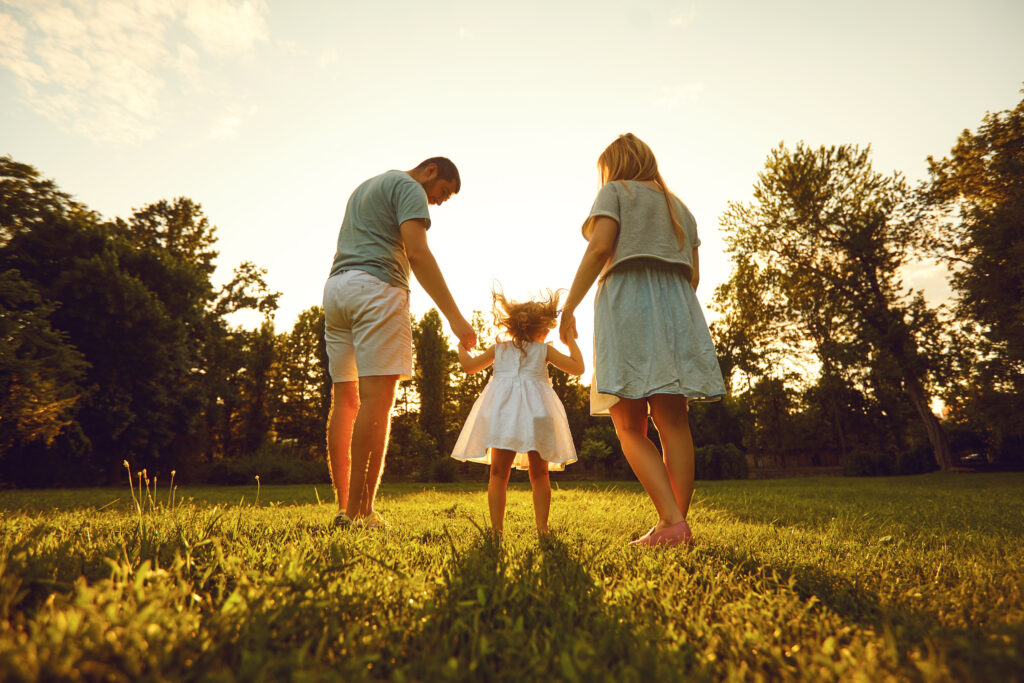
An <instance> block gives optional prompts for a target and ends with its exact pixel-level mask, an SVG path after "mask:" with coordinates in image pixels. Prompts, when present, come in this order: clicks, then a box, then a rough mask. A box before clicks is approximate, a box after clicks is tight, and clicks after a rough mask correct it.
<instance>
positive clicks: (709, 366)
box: [559, 133, 725, 546]
mask: <svg viewBox="0 0 1024 683" xmlns="http://www.w3.org/2000/svg"><path fill="white" fill-rule="evenodd" d="M597 167H598V171H599V172H600V175H601V182H602V185H603V186H602V188H601V190H600V192H598V195H597V199H596V200H595V201H594V205H593V207H592V208H591V210H590V216H589V217H588V218H587V220H586V222H584V224H583V236H584V238H586V239H587V240H588V241H589V245H588V246H587V250H586V252H585V253H584V254H583V259H582V260H581V261H580V265H579V268H578V270H577V272H576V277H575V278H574V280H573V283H572V288H571V289H570V290H569V296H568V297H567V299H566V302H565V308H564V309H563V311H562V318H561V323H560V325H559V334H560V335H561V337H562V340H563V341H567V340H568V339H569V338H571V337H572V338H574V337H576V336H577V333H576V319H575V315H574V313H575V310H576V307H577V306H578V305H579V303H580V301H581V300H582V299H583V297H584V296H585V295H586V293H587V291H589V290H590V287H591V286H592V285H593V284H594V281H595V280H598V281H599V282H598V290H597V296H596V298H595V302H594V379H593V382H592V384H591V414H593V415H610V416H611V418H612V422H613V423H614V424H615V432H616V434H617V435H618V437H619V442H620V443H621V444H622V452H623V453H624V454H625V456H626V459H627V460H628V461H629V465H630V467H631V468H632V469H633V473H634V474H635V475H636V477H637V479H639V480H640V483H641V484H643V487H644V489H645V490H646V491H647V495H648V496H650V498H651V501H652V502H653V503H654V507H655V509H656V510H657V513H658V521H657V523H656V524H655V525H654V526H653V527H652V528H651V530H650V531H648V532H647V533H646V534H645V535H644V536H641V537H640V538H638V539H637V540H635V541H633V544H635V545H644V546H656V545H679V544H681V543H683V544H687V545H689V544H692V543H693V534H692V532H691V530H690V527H689V525H688V524H687V523H686V514H687V512H688V511H689V507H690V499H691V497H692V496H693V438H692V436H691V435H690V425H689V416H688V414H687V411H688V402H689V401H690V400H717V399H719V398H721V396H722V395H724V394H725V384H724V382H723V380H722V372H721V369H720V368H719V365H718V357H717V356H716V355H715V348H714V345H713V343H712V341H711V335H710V333H709V332H708V327H707V323H706V322H705V320H704V315H703V313H702V312H701V309H700V305H699V304H698V302H697V296H696V293H695V290H696V287H697V283H698V281H699V280H700V261H699V259H698V255H697V247H698V246H699V245H700V240H699V238H698V237H697V223H696V221H695V220H694V219H693V215H692V214H691V213H690V211H689V209H687V208H686V205H684V204H683V203H682V202H681V201H680V200H679V199H678V198H677V197H676V196H675V195H673V194H672V193H670V192H669V191H668V188H667V187H666V186H665V182H664V180H662V177H661V173H659V171H658V163H657V160H656V159H655V158H654V153H653V152H652V151H651V149H650V147H648V146H647V145H646V144H645V143H644V142H643V141H642V140H640V139H639V138H637V137H636V136H634V135H633V134H632V133H627V134H625V135H620V136H619V137H618V139H616V140H615V141H614V142H613V143H612V144H610V145H609V146H608V148H607V149H605V150H604V152H603V153H602V154H601V156H600V158H598V161H597ZM648 414H650V416H651V418H653V420H654V426H655V427H656V428H657V430H658V435H659V437H660V440H661V445H662V451H663V453H664V456H663V457H662V455H661V454H659V453H658V449H657V447H656V446H655V445H654V443H653V442H652V441H651V440H650V439H648V438H647V416H648Z"/></svg>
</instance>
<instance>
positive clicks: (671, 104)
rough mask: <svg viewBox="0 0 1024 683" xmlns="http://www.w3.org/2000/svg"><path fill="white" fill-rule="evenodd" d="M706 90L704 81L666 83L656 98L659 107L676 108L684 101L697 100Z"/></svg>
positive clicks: (655, 103)
mask: <svg viewBox="0 0 1024 683" xmlns="http://www.w3.org/2000/svg"><path fill="white" fill-rule="evenodd" d="M703 91H704V84H703V83H684V84H682V85H664V86H662V87H661V92H660V93H659V95H658V97H657V98H656V99H655V100H654V106H655V107H656V108H658V109H675V108H676V107H678V106H680V105H681V104H682V103H683V102H692V101H693V100H696V99H697V98H698V97H699V96H700V94H701V92H703Z"/></svg>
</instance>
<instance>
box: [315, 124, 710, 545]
mask: <svg viewBox="0 0 1024 683" xmlns="http://www.w3.org/2000/svg"><path fill="white" fill-rule="evenodd" d="M597 167H598V171H599V173H600V179H601V185H602V187H601V189H600V191H599V192H598V194H597V198H596V200H595V201H594V204H593V207H592V208H591V210H590V214H589V216H588V217H587V219H586V220H585V221H584V223H583V237H584V238H585V239H586V240H587V242H588V244H587V248H586V251H585V252H584V254H583V257H582V259H581V260H580V264H579V267H578V269H577V271H576V276H575V278H574V279H573V282H572V286H571V287H570V289H569V293H568V295H567V296H566V299H565V301H564V303H563V305H562V307H561V309H559V298H560V297H559V296H558V294H557V293H554V292H552V291H551V290H547V295H546V296H543V297H540V298H539V299H538V300H535V301H510V300H508V299H507V298H506V297H505V296H504V295H503V294H502V293H501V292H500V291H495V292H493V298H494V317H495V322H496V324H497V325H498V327H499V328H500V329H501V330H502V334H501V336H500V338H499V339H498V340H496V341H495V343H494V344H493V345H491V346H488V347H487V349H486V350H485V351H483V352H481V353H479V354H476V355H473V353H472V350H473V349H474V347H475V346H476V345H477V335H476V332H475V331H474V329H473V327H472V325H470V324H469V322H468V321H467V320H466V318H465V317H464V316H463V315H462V313H460V311H459V308H458V306H456V304H455V300H454V298H453V297H452V294H451V292H450V291H449V289H448V286H447V284H446V283H445V280H444V276H443V275H442V274H441V270H440V268H439V267H438V265H437V261H436V260H435V259H434V256H433V254H432V253H431V251H430V248H429V246H428V245H427V229H428V228H429V227H430V216H429V213H428V205H430V204H433V205H440V204H442V203H443V202H445V201H447V200H448V199H450V198H451V197H452V196H453V195H454V194H456V193H458V191H459V189H460V187H461V184H462V183H461V179H460V177H459V172H458V169H457V168H456V167H455V165H454V164H453V163H452V162H451V161H449V160H448V159H446V158H444V157H434V158H430V159H427V160H426V161H424V162H423V163H421V164H420V165H419V166H417V167H416V168H414V169H412V170H411V171H388V172H386V173H384V174H382V175H379V176H376V177H374V178H371V179H369V180H367V181H366V182H364V183H363V184H362V185H360V186H359V187H358V188H356V190H355V191H354V192H353V193H352V196H351V197H350V198H349V200H348V204H347V206H346V208H345V217H344V219H343V221H342V224H341V230H340V232H339V234H338V246H337V251H336V253H335V258H334V264H333V266H332V268H331V274H330V277H329V278H328V280H327V284H326V285H325V287H324V311H325V315H326V326H325V338H326V344H327V355H328V359H329V365H330V374H331V380H332V382H333V391H332V395H331V411H330V416H329V418H328V424H327V448H328V456H329V464H330V471H331V479H332V482H333V485H334V488H335V492H336V494H337V501H338V506H339V512H338V514H337V516H336V517H335V519H334V524H335V526H339V527H349V526H361V527H369V528H373V527H381V526H386V525H387V522H386V521H385V520H384V519H383V518H382V517H381V516H380V515H379V514H378V513H377V512H376V511H375V510H374V500H375V498H376V494H377V488H378V486H379V483H380V477H381V474H382V472H383V469H384V455H385V452H386V451H387V442H388V431H389V429H390V425H391V409H392V406H393V404H394V399H395V388H396V386H397V384H398V382H399V380H402V379H407V378H409V377H411V376H412V330H411V326H410V316H409V277H410V274H414V275H415V276H416V279H417V281H418V282H419V283H420V285H422V287H423V289H424V290H425V291H426V292H427V294H428V295H429V296H430V298H431V299H433V300H434V302H435V303H436V304H437V306H438V308H440V309H441V313H442V314H443V315H444V317H445V318H446V319H447V320H448V324H449V325H450V327H451V330H452V332H453V333H454V334H455V336H456V337H457V338H458V352H459V360H460V363H461V365H462V369H463V371H465V372H467V373H473V372H479V371H481V370H483V369H485V368H487V367H489V366H491V365H492V364H493V366H494V372H493V375H492V377H491V380H490V382H489V383H488V384H487V386H486V387H485V389H484V390H483V392H482V393H481V394H480V396H479V398H478V399H477V401H476V403H475V404H474V406H473V408H472V410H471V411H470V413H469V416H468V418H467V420H466V424H465V426H464V427H463V429H462V432H461V434H460V435H459V438H458V440H457V442H456V444H455V447H454V450H453V452H452V457H454V458H457V459H459V460H464V461H471V462H480V463H485V464H488V465H489V466H490V479H489V483H488V487H487V498H488V507H489V510H490V518H491V525H492V527H493V529H494V530H495V531H496V532H500V531H501V529H502V523H503V519H504V514H505V492H506V488H507V486H508V479H509V474H510V471H511V469H512V468H513V467H518V468H520V469H528V470H529V475H530V483H531V485H532V487H533V505H534V514H535V519H536V523H537V530H538V532H539V533H540V534H546V533H547V532H548V511H549V508H550V502H551V487H550V483H549V479H548V473H549V471H551V470H562V469H564V468H565V466H566V465H567V464H569V463H572V462H575V461H576V451H575V448H574V446H573V440H572V435H571V433H570V431H569V424H568V421H567V420H566V415H565V409H564V408H563V407H562V405H561V403H560V402H559V400H558V397H557V395H556V394H555V393H554V390H553V389H552V388H551V384H550V381H549V379H548V374H547V365H548V364H549V363H550V364H551V365H554V366H555V367H557V368H560V369H561V370H564V371H565V372H568V373H570V374H574V375H580V374H582V373H583V371H584V369H585V368H584V361H583V356H582V353H581V352H580V349H579V346H578V345H577V343H576V337H577V336H578V335H577V330H576V318H575V311H576V307H577V306H578V305H579V304H580V302H581V301H582V299H583V297H584V296H585V295H586V294H587V292H588V291H589V290H590V288H591V287H592V286H593V285H594V283H595V282H597V283H598V285H597V295H596V298H595V303H594V376H593V381H592V383H591V388H590V391H591V395H590V408H591V413H592V414H594V415H606V416H610V417H611V419H612V422H613V424H614V425H615V433H616V435H617V436H618V438H619V441H620V443H621V445H622V452H623V453H624V454H625V456H626V459H627V461H628V462H629V465H630V467H631V468H632V470H633V472H634V474H635V475H636V477H637V479H639V480H640V483H641V484H642V485H643V487H644V490H645V491H646V492H647V494H648V496H650V499H651V501H652V502H653V503H654V507H655V510H656V512H657V517H658V519H657V522H656V523H655V524H654V526H653V527H651V529H650V530H649V531H647V532H646V533H645V534H643V535H641V536H639V538H637V539H636V540H634V541H632V543H633V544H635V545H642V546H658V545H680V544H692V543H693V534H692V532H691V530H690V527H689V525H688V524H687V522H686V516H687V512H688V510H689V507H690V499H691V497H692V495H693V460H694V454H693V438H692V436H691V434H690V426H689V416H688V404H689V401H692V400H710V399H716V398H719V397H721V396H722V395H723V394H724V393H725V385H724V383H723V380H722V374H721V370H720V369H719V365H718V358H717V356H716V354H715V349H714V345H713V344H712V341H711V336H710V334H709V333H708V328H707V324H706V322H705V320H704V316H703V313H702V312H701V309H700V306H699V304H698V303H697V297H696V293H695V290H696V288H697V283H698V280H699V279H700V262H699V260H698V255H697V254H698V252H697V248H698V247H699V246H700V240H699V238H698V237H697V225H696V221H695V220H694V218H693V216H692V214H691V213H690V211H689V209H687V208H686V206H685V205H684V204H683V202H682V201H680V200H679V199H678V198H677V197H676V196H675V195H674V194H672V193H671V192H670V191H669V189H668V188H667V187H666V185H665V181H664V180H663V179H662V177H661V173H660V172H659V171H658V165H657V161H656V160H655V157H654V154H653V152H652V151H651V149H650V148H649V147H648V146H647V145H646V144H645V143H644V142H643V141H641V140H640V139H639V138H637V137H636V136H634V135H632V134H629V133H627V134H625V135H620V136H619V137H618V138H617V139H616V140H615V141H614V142H612V144H610V145H609V146H608V147H607V149H605V150H604V152H603V153H602V154H601V156H600V157H599V158H598V161H597ZM556 326H557V327H558V335H559V337H560V338H561V341H562V342H563V343H564V344H565V346H566V347H567V348H568V350H569V354H568V355H566V354H564V353H562V352H560V351H558V350H557V349H555V348H554V347H553V346H551V345H549V344H546V343H545V339H546V338H547V335H548V334H549V333H550V331H551V330H553V329H554V328H555V327H556ZM648 417H650V418H651V419H653V421H654V426H655V428H656V429H657V431H658V437H659V440H660V442H661V450H660V452H659V449H658V448H657V446H655V444H654V443H653V442H652V441H651V440H650V438H649V437H648V431H647V421H648Z"/></svg>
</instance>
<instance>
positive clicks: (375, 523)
mask: <svg viewBox="0 0 1024 683" xmlns="http://www.w3.org/2000/svg"><path fill="white" fill-rule="evenodd" d="M356 523H357V524H359V526H361V527H363V528H364V529H387V528H388V527H389V526H391V524H390V523H389V522H388V521H387V520H386V519H384V518H383V517H381V516H380V515H379V514H378V513H377V511H376V510H374V511H373V512H371V513H370V514H368V515H366V516H365V517H363V518H362V519H360V520H358V521H357V522H356Z"/></svg>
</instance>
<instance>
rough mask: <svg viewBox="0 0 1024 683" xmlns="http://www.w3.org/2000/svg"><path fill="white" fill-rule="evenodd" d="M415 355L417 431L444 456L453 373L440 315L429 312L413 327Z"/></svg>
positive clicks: (452, 360) (431, 310) (432, 311)
mask: <svg viewBox="0 0 1024 683" xmlns="http://www.w3.org/2000/svg"><path fill="white" fill-rule="evenodd" d="M412 335H413V346H414V348H415V351H416V367H415V370H414V375H415V376H414V380H415V385H416V393H417V394H419V404H420V411H419V423H420V428H421V429H422V430H423V431H424V432H425V433H426V434H428V435H429V436H430V437H431V438H432V439H433V440H434V443H436V444H437V447H438V449H439V451H440V452H439V454H438V455H441V454H444V455H447V453H448V451H449V448H450V446H452V445H453V444H450V443H448V435H447V429H446V424H447V421H446V414H447V411H446V407H447V404H448V400H449V396H448V390H449V382H450V378H451V375H452V372H453V370H454V360H455V359H454V358H453V352H452V351H451V349H449V348H448V340H447V338H446V336H445V334H444V330H443V327H442V324H441V315H440V314H439V313H438V312H437V310H436V309H433V308H431V309H430V310H429V311H427V312H426V313H424V314H423V317H422V318H420V320H419V322H417V323H416V324H415V325H414V326H413V330H412Z"/></svg>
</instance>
